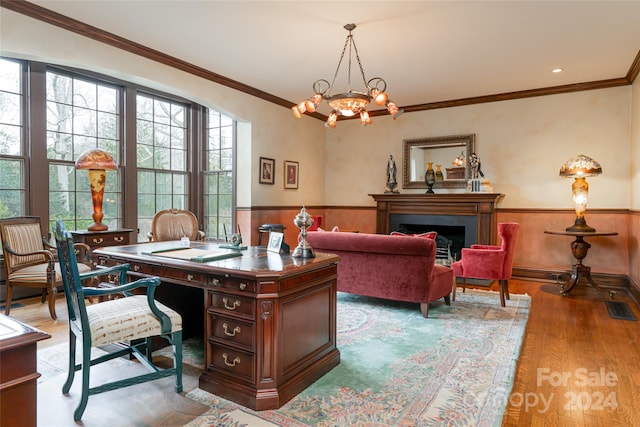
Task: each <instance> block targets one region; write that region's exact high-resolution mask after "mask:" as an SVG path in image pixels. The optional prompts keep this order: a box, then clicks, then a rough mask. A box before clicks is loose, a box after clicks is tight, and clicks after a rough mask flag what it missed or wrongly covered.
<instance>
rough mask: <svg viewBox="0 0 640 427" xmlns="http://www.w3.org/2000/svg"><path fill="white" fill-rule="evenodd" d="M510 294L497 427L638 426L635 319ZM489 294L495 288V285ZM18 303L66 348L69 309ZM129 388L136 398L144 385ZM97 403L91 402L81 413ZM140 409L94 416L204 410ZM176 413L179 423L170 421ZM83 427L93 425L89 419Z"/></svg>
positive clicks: (21, 313)
mask: <svg viewBox="0 0 640 427" xmlns="http://www.w3.org/2000/svg"><path fill="white" fill-rule="evenodd" d="M470 287H471V286H470ZM509 288H510V291H511V293H512V294H516V293H527V294H529V295H530V296H531V311H530V316H529V321H528V323H527V330H526V334H525V338H524V342H523V345H522V348H521V354H520V358H519V361H518V365H517V371H516V375H515V382H514V386H513V390H512V393H511V396H510V399H509V405H508V407H507V410H506V413H505V416H504V418H503V423H502V425H503V426H602V427H605V426H606V427H612V426H640V320H639V321H628V320H616V319H612V318H611V317H610V316H609V315H608V313H607V309H606V306H605V304H604V301H605V300H607V299H609V298H608V295H606V294H603V293H600V292H598V291H596V290H595V289H593V288H591V287H587V286H579V287H577V288H574V290H573V291H572V293H571V294H570V295H568V296H560V295H559V293H558V286H557V285H555V284H552V283H540V282H533V281H524V280H511V281H510V285H509ZM492 289H494V290H497V287H496V284H494V285H492ZM458 292H461V289H458ZM615 300H617V301H624V302H627V303H628V305H629V306H630V307H631V309H632V311H633V313H634V314H635V316H636V318H638V319H640V310H638V308H637V306H635V305H634V303H633V302H632V300H631V299H630V297H629V296H628V295H626V294H623V293H619V294H618V295H616V297H615ZM20 302H21V303H22V304H24V306H23V307H19V308H14V309H12V311H11V316H13V317H15V318H16V319H18V320H20V321H22V322H25V323H27V324H29V325H31V326H34V327H37V328H39V329H41V330H43V331H45V332H47V333H49V334H51V335H52V338H51V339H48V340H45V341H41V342H39V343H38V348H39V349H43V348H46V347H49V346H52V345H56V344H59V343H64V342H67V340H68V331H67V317H66V311H67V310H66V307H65V305H64V301H63V300H62V299H61V297H59V298H58V304H57V311H58V320H56V321H53V320H51V319H50V318H49V313H48V310H47V307H46V305H44V304H40V300H39V298H33V299H28V300H22V301H20ZM496 303H497V304H499V297H498V296H497V295H496ZM452 304H455V302H453V303H452ZM507 304H509V302H508V301H507ZM427 321H428V320H427ZM189 375H191V377H189ZM196 378H197V373H191V374H189V373H187V379H186V380H185V381H193V382H195V381H196ZM169 386H170V384H169V385H168V386H167V387H169ZM135 387H137V388H138V389H137V392H136V393H138V394H140V393H144V390H146V389H145V388H144V387H150V386H149V385H144V384H143V385H139V386H135ZM185 389H186V388H185ZM124 390H126V389H124ZM57 392H58V393H59V390H58V391H57ZM118 392H121V391H118ZM60 394H61V393H60ZM108 394H109V393H106V395H108ZM39 395H40V393H39ZM99 396H100V395H99ZM96 398H97V396H96V397H95V398H93V397H92V398H90V399H89V406H88V410H87V413H89V410H90V409H91V407H92V399H96ZM61 399H62V397H59V396H56V397H52V399H51V400H48V399H43V398H42V397H40V398H39V401H38V406H39V411H38V413H39V425H42V426H45V425H52V424H49V423H47V422H46V420H43V419H42V417H43V415H42V414H46V413H52V412H60V411H69V416H68V418H67V419H69V420H72V416H71V412H72V410H73V405H66V406H62V407H61V406H60V405H59V403H58V402H60V400H61ZM140 405H141V403H140V401H139V400H136V399H131V400H130V401H129V402H124V403H123V401H122V399H119V400H118V404H117V406H115V404H114V406H113V407H109V400H108V399H105V400H102V402H101V408H100V410H101V411H103V412H104V413H105V414H106V413H109V412H113V411H117V412H120V413H130V414H133V413H136V414H138V418H136V420H137V421H136V423H135V424H132V425H149V426H152V425H162V426H165V425H183V424H185V423H187V422H189V421H191V420H192V419H194V418H196V417H197V416H198V415H199V414H200V413H202V412H203V411H204V410H203V408H195V407H193V405H192V404H191V403H190V402H188V399H172V402H171V404H170V405H166V406H165V405H158V406H157V409H156V413H154V415H153V416H149V417H147V418H145V416H144V415H140V413H141V411H140ZM45 409H46V410H45ZM158 411H160V412H162V411H166V412H167V414H164V415H163V414H161V413H160V414H158V413H157V412H158ZM176 412H177V413H179V414H180V416H179V417H178V418H176V416H175V415H172V413H173V414H175V413H176ZM56 418H57V417H56ZM62 419H65V418H64V417H63V418H62ZM159 420H161V421H159ZM68 425H73V423H72V421H71V422H69V424H68ZM85 425H87V426H89V425H91V423H90V422H89V420H88V419H87V421H86V424H85ZM94 425H95V424H94Z"/></svg>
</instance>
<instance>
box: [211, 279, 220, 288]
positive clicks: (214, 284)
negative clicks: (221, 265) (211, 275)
mask: <svg viewBox="0 0 640 427" xmlns="http://www.w3.org/2000/svg"><path fill="white" fill-rule="evenodd" d="M211 286H220V279H213V281H212V282H211Z"/></svg>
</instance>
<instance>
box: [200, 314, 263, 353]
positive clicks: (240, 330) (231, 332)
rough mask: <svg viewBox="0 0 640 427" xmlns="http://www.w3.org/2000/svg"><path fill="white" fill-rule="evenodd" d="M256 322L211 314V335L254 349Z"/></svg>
mask: <svg viewBox="0 0 640 427" xmlns="http://www.w3.org/2000/svg"><path fill="white" fill-rule="evenodd" d="M253 337H254V324H253V323H250V322H243V321H241V320H238V319H233V318H228V317H219V316H215V315H211V337H210V338H217V339H219V340H224V341H227V342H232V343H234V344H239V345H242V346H244V347H246V348H247V350H250V351H253V350H254V343H253Z"/></svg>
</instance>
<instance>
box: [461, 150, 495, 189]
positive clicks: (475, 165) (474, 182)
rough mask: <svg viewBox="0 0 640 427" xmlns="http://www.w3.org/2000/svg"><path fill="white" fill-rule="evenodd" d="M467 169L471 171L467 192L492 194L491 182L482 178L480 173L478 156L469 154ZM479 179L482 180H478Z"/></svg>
mask: <svg viewBox="0 0 640 427" xmlns="http://www.w3.org/2000/svg"><path fill="white" fill-rule="evenodd" d="M469 167H470V169H471V179H470V180H469V181H468V182H467V192H470V193H493V187H492V186H491V182H490V181H489V180H488V179H486V178H485V177H484V173H483V172H482V169H481V162H480V156H478V155H477V154H476V153H471V156H469ZM480 177H482V178H483V179H480Z"/></svg>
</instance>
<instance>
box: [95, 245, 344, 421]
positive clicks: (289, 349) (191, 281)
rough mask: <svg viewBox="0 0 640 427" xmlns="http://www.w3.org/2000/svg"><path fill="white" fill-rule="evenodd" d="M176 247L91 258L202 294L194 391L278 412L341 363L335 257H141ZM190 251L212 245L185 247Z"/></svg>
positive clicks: (253, 250) (255, 253)
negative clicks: (201, 341) (201, 363)
mask: <svg viewBox="0 0 640 427" xmlns="http://www.w3.org/2000/svg"><path fill="white" fill-rule="evenodd" d="M178 246H179V245H178V242H157V243H145V244H139V245H130V246H117V247H107V248H101V249H98V250H95V251H94V254H95V255H97V256H98V259H99V263H100V264H101V265H106V266H111V265H115V264H119V263H125V262H128V263H130V264H131V270H130V271H131V273H130V274H131V276H134V277H148V276H158V277H160V278H162V280H163V281H166V282H170V283H176V284H179V285H185V286H190V287H196V288H201V289H204V311H205V314H204V334H205V348H204V353H205V369H204V372H203V373H202V375H201V376H200V380H199V387H200V388H201V389H203V390H206V391H209V392H211V393H214V394H216V395H218V396H221V397H224V398H226V399H229V400H232V401H234V402H236V403H239V404H241V405H243V406H246V407H249V408H251V409H254V410H265V409H277V408H279V407H280V406H282V405H283V404H284V403H286V402H287V401H288V400H290V399H291V398H293V397H294V396H296V395H297V394H298V393H300V392H301V391H302V390H304V389H305V388H306V387H308V386H309V385H310V384H312V383H313V382H314V381H316V380H317V379H319V378H320V377H322V376H323V375H324V374H325V373H327V372H329V371H330V370H331V369H333V368H334V367H335V366H337V365H338V364H339V363H340V352H339V351H338V349H337V347H336V289H337V288H336V286H337V262H338V260H339V258H338V257H337V256H336V255H331V254H322V253H318V254H316V257H315V258H310V259H301V258H292V257H291V256H290V255H280V254H277V253H271V252H267V251H266V248H258V247H250V248H249V249H247V250H245V251H242V254H243V255H242V256H241V257H237V258H228V259H223V260H218V261H211V262H204V263H200V262H194V261H188V260H182V259H175V258H167V257H164V256H159V255H161V254H157V255H145V253H149V252H152V251H156V250H162V249H165V248H171V247H178ZM191 248H195V249H209V250H213V249H217V244H211V243H200V242H191ZM161 288H162V286H161ZM163 303H165V304H167V305H169V306H171V301H163ZM181 314H182V316H183V317H185V316H189V313H185V312H183V313H181Z"/></svg>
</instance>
